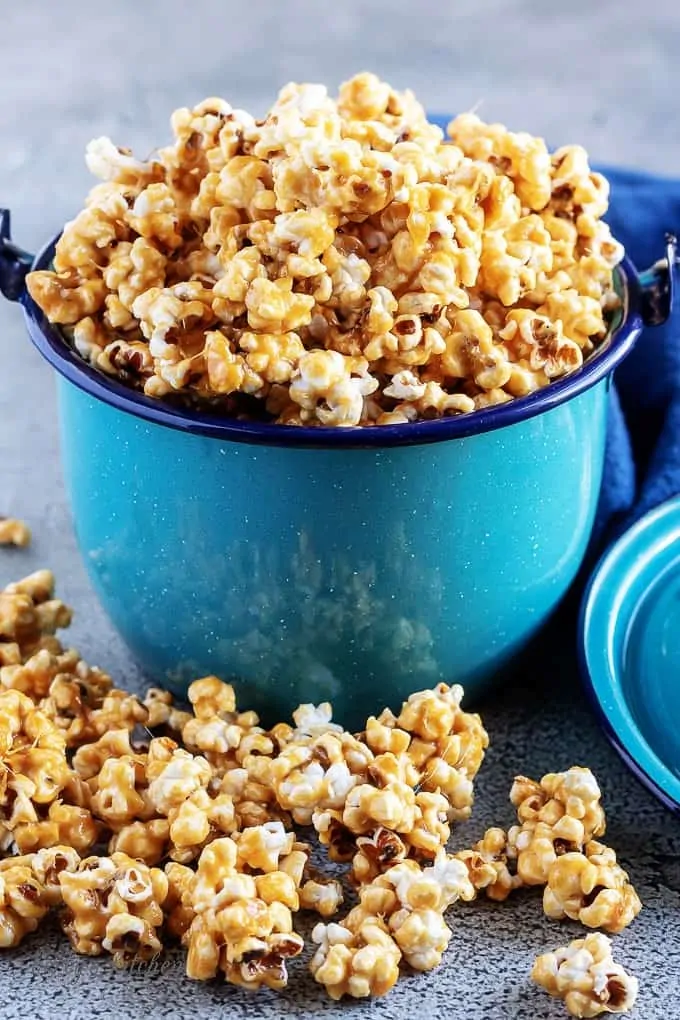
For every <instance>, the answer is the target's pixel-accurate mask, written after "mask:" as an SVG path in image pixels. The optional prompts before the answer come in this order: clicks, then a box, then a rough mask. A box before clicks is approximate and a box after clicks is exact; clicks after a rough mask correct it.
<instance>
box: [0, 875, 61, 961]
mask: <svg viewBox="0 0 680 1020" xmlns="http://www.w3.org/2000/svg"><path fill="white" fill-rule="evenodd" d="M49 908H50V903H49V901H48V897H47V893H46V890H45V887H44V885H43V884H42V883H41V882H40V881H39V879H38V878H37V877H36V875H35V874H34V872H33V869H32V868H31V863H30V859H29V860H28V861H27V859H26V858H24V857H16V858H11V857H10V858H9V859H8V860H5V861H0V949H9V948H11V947H13V946H18V945H19V943H20V942H21V941H22V939H24V938H25V936H26V935H29V934H30V933H31V932H34V931H35V930H36V928H37V927H38V925H39V924H40V922H41V920H42V919H43V917H44V916H45V915H46V914H47V912H48V910H49Z"/></svg>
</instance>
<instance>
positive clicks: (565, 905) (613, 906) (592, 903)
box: [543, 840, 642, 932]
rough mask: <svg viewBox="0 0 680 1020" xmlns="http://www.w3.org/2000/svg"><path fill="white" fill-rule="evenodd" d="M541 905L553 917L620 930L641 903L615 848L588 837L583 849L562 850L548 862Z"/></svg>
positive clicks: (594, 926) (635, 913)
mask: <svg viewBox="0 0 680 1020" xmlns="http://www.w3.org/2000/svg"><path fill="white" fill-rule="evenodd" d="M543 908H544V910H545V912H546V914H547V915H548V917H552V918H555V919H556V920H561V918H563V917H569V918H571V919H572V920H573V921H580V922H581V924H583V925H585V926H586V928H603V929H604V930H605V931H608V932H619V931H622V930H623V929H624V928H625V927H627V925H629V924H630V923H631V921H633V920H634V919H635V918H636V917H637V915H638V914H639V912H640V910H641V909H642V904H641V903H640V899H639V897H638V895H637V893H636V892H635V889H634V888H633V886H632V885H631V884H630V881H629V879H628V875H627V874H626V872H625V871H624V870H623V868H622V867H621V866H620V864H618V863H617V861H616V854H615V853H614V851H613V850H611V849H610V848H609V847H606V846H603V844H602V843H597V842H596V841H595V840H591V841H590V842H589V843H586V845H585V848H584V852H583V853H567V854H564V855H563V856H562V857H558V859H557V860H556V861H555V863H554V864H553V865H552V866H551V868H550V871H549V873H548V884H547V885H546V887H545V890H544V893H543Z"/></svg>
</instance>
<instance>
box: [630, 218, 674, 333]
mask: <svg viewBox="0 0 680 1020" xmlns="http://www.w3.org/2000/svg"><path fill="white" fill-rule="evenodd" d="M665 240H666V255H665V256H664V258H662V259H659V261H658V262H655V263H654V265H653V266H650V268H649V269H647V270H646V271H645V272H644V273H640V287H641V288H642V318H643V320H644V323H645V325H646V326H660V325H661V324H662V323H664V322H665V321H666V320H667V319H668V318H669V316H670V314H671V312H672V311H673V298H674V296H675V295H674V292H675V287H676V283H677V281H676V278H675V277H676V272H677V269H678V267H679V266H680V259H678V241H677V238H676V237H675V235H674V234H666V238H665Z"/></svg>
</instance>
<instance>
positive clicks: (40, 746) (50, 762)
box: [0, 690, 97, 853]
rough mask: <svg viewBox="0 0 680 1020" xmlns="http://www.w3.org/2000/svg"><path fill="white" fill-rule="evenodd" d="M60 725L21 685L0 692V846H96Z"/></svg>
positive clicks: (29, 848) (94, 829)
mask: <svg viewBox="0 0 680 1020" xmlns="http://www.w3.org/2000/svg"><path fill="white" fill-rule="evenodd" d="M83 796H84V791H82V789H81V785H80V782H79V779H78V776H77V775H76V774H75V773H74V772H73V770H72V769H71V767H70V765H69V763H68V760H67V758H66V742H65V740H64V738H63V736H62V734H61V733H60V731H59V730H58V729H57V728H56V727H55V726H54V725H53V724H52V722H51V721H50V720H49V719H48V718H47V716H46V715H45V714H44V713H43V712H41V711H40V709H38V708H37V707H36V705H35V704H34V702H33V701H31V699H30V698H29V697H28V696H27V695H26V694H24V693H22V692H21V691H17V690H5V691H1V692H0V848H1V849H9V848H15V849H16V850H18V852H19V853H27V852H29V851H32V850H38V849H41V848H43V847H49V846H54V845H57V844H64V843H66V844H69V845H70V846H73V847H76V848H77V849H78V850H83V849H86V848H87V847H89V846H91V845H92V843H93V842H94V840H95V839H96V836H97V827H96V825H95V823H94V821H93V819H92V817H91V814H90V812H89V810H88V805H87V802H85V803H83V802H82V797H83Z"/></svg>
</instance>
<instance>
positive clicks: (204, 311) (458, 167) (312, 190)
mask: <svg viewBox="0 0 680 1020" xmlns="http://www.w3.org/2000/svg"><path fill="white" fill-rule="evenodd" d="M171 126H172V131H173V135H174V139H173V142H172V144H170V145H169V146H166V147H164V148H161V149H159V150H158V151H156V152H155V154H153V155H152V156H151V157H150V158H149V159H148V160H139V159H136V158H135V157H134V156H133V155H132V153H131V152H129V150H127V149H122V148H117V147H116V146H115V145H114V143H113V142H111V141H110V140H109V139H108V138H98V139H95V140H94V141H93V142H91V143H90V144H89V146H88V149H87V154H86V160H87V165H88V167H89V169H90V170H91V171H92V173H93V174H94V175H95V176H96V177H98V178H99V179H100V183H99V184H97V185H96V186H95V187H94V188H93V189H92V191H91V192H90V194H89V196H88V198H87V200H86V205H85V208H84V209H83V210H82V211H81V212H80V213H79V214H78V215H77V216H76V217H75V219H73V220H72V221H71V222H70V223H67V224H66V226H65V228H64V232H63V234H62V236H61V238H60V240H59V242H58V244H57V247H56V253H55V257H54V269H53V270H42V271H38V272H33V273H30V274H29V276H28V278H27V284H28V288H29V291H30V294H31V296H32V297H33V299H34V300H35V301H36V302H37V304H38V305H39V306H40V307H41V309H42V310H43V311H44V312H45V314H46V315H47V317H48V318H49V320H50V321H51V322H54V323H58V324H60V325H61V326H63V327H64V328H65V330H66V332H67V333H68V336H69V337H70V339H71V342H72V344H73V345H74V347H75V349H76V350H77V351H78V352H79V353H80V354H81V355H82V357H83V358H84V359H86V360H87V361H89V362H90V363H91V364H93V365H95V366H96V367H97V368H99V369H100V370H101V371H102V372H104V373H106V374H108V375H112V376H115V377H117V378H119V379H120V380H122V381H123V382H124V383H126V384H128V385H130V386H132V387H135V388H137V389H140V390H142V391H143V392H144V393H145V394H146V395H147V396H151V397H156V398H167V397H174V398H180V399H181V400H183V401H184V402H189V403H192V404H198V405H202V406H205V405H206V404H207V405H209V406H211V407H213V408H214V409H215V410H216V411H219V412H221V413H225V414H229V415H236V416H258V417H265V418H268V419H269V420H274V421H276V422H279V423H281V424H288V425H325V426H355V425H373V424H379V425H383V424H388V425H389V424H395V423H405V422H410V421H415V420H419V419H424V418H425V419H427V418H438V417H442V416H445V415H452V414H461V413H467V412H470V411H474V410H475V409H476V408H483V407H487V406H489V405H490V404H498V403H502V402H504V401H507V400H510V399H512V398H513V397H521V396H525V395H526V394H529V393H532V392H533V391H535V390H537V389H539V388H541V387H544V386H547V385H549V383H550V382H551V381H552V380H554V379H557V378H559V377H561V376H564V375H565V374H566V373H569V372H572V371H574V370H575V369H577V368H579V367H580V365H581V364H582V362H583V359H584V358H585V357H587V356H588V355H589V354H590V353H591V352H592V351H593V350H594V349H595V348H596V347H597V345H598V344H599V343H601V341H602V340H603V339H604V337H605V335H606V333H607V330H608V323H609V315H610V313H611V312H612V310H613V309H614V308H616V307H617V305H618V304H619V299H618V297H617V295H616V292H615V288H614V276H613V271H614V268H615V266H616V265H617V263H618V262H619V261H620V259H621V257H622V254H623V250H622V248H621V245H619V244H618V243H617V242H616V241H615V240H614V239H613V238H612V237H611V234H610V232H609V228H608V227H607V225H606V224H605V223H604V222H603V221H602V219H601V217H602V216H603V215H604V213H605V212H606V210H607V203H608V191H609V188H608V184H607V181H606V180H605V179H604V178H603V177H602V176H601V175H600V174H597V173H594V172H592V171H591V169H590V167H589V164H588V157H587V154H586V152H585V150H584V149H582V148H581V147H580V146H566V147H564V148H561V149H558V150H557V151H556V152H554V153H552V154H551V153H549V152H548V150H547V148H546V146H545V143H544V142H543V141H542V140H541V139H539V138H534V137H532V136H531V135H528V134H525V133H514V132H511V131H508V130H507V129H506V128H505V127H503V126H502V125H500V124H485V123H483V122H482V121H481V120H479V118H478V117H477V116H475V115H474V114H463V115H461V116H459V117H457V118H455V120H453V121H452V122H451V123H450V125H449V127H448V138H445V137H444V133H443V132H442V130H441V129H440V128H439V127H437V126H435V125H434V124H431V123H429V122H428V121H427V118H426V116H425V113H424V111H423V108H422V107H421V106H420V104H419V103H418V102H417V101H416V99H415V97H414V96H413V95H412V93H410V92H408V91H407V92H403V93H399V92H396V91H394V90H393V89H392V88H391V87H390V86H389V85H388V84H386V83H385V82H382V81H380V80H379V79H378V78H377V77H376V76H375V75H373V74H368V73H363V74H359V75H357V76H356V77H354V78H352V79H351V80H350V81H348V82H345V83H344V84H343V85H342V86H341V88H340V91H339V95H338V97H337V99H332V98H331V97H330V96H329V95H328V93H327V90H326V89H325V88H324V87H323V86H321V85H313V84H302V85H298V84H289V85H286V86H285V87H284V88H283V89H282V90H281V92H280V93H279V95H278V98H277V100H276V102H275V103H274V105H273V106H272V107H271V109H270V110H269V112H268V113H267V115H266V116H265V117H264V118H263V119H261V120H254V119H253V117H251V116H250V115H249V114H248V113H246V112H244V111H243V110H239V109H233V108H232V107H231V106H230V104H229V103H227V102H226V101H225V100H223V99H218V98H208V99H205V100H204V101H203V102H201V103H199V104H198V105H197V106H196V107H194V108H193V109H186V108H185V109H180V110H177V111H175V113H174V114H173V115H172V119H171Z"/></svg>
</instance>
